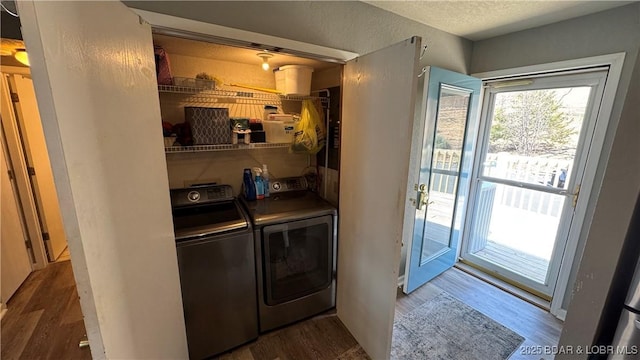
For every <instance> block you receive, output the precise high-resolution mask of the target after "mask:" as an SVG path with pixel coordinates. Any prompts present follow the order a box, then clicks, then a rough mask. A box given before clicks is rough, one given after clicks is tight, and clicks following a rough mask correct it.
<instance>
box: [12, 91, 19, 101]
mask: <svg viewBox="0 0 640 360" xmlns="http://www.w3.org/2000/svg"><path fill="white" fill-rule="evenodd" d="M11 102H14V103H16V102H20V97H19V96H18V93H14V92H12V93H11Z"/></svg>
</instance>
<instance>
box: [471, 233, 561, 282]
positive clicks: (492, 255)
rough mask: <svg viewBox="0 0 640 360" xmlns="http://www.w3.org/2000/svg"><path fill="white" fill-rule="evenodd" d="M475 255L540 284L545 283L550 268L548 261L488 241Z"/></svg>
mask: <svg viewBox="0 0 640 360" xmlns="http://www.w3.org/2000/svg"><path fill="white" fill-rule="evenodd" d="M475 255H476V256H478V257H481V258H483V259H485V260H487V261H491V262H492V263H494V264H497V265H500V266H501V267H504V268H506V269H509V270H511V271H514V272H516V273H518V274H521V275H523V276H525V277H527V278H529V279H531V280H534V281H537V282H539V283H544V281H545V278H546V276H547V269H548V268H549V261H548V260H545V259H542V258H539V257H536V256H533V255H530V254H527V253H525V252H522V251H519V250H516V249H513V248H510V247H508V246H505V245H502V244H498V243H495V242H493V241H488V242H487V245H486V246H485V247H484V249H482V250H480V251H478V252H476V253H475Z"/></svg>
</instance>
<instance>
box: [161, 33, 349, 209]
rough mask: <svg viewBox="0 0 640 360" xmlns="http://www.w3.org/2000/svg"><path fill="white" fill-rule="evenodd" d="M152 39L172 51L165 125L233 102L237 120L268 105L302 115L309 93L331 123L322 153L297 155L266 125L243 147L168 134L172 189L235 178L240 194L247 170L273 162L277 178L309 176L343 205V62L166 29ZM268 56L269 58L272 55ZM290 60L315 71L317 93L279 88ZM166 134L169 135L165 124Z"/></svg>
mask: <svg viewBox="0 0 640 360" xmlns="http://www.w3.org/2000/svg"><path fill="white" fill-rule="evenodd" d="M153 42H154V45H155V46H156V47H158V46H159V47H161V48H162V49H163V50H164V51H165V52H166V55H167V57H168V62H169V67H170V72H171V77H172V79H173V82H172V84H170V85H162V84H161V85H159V100H160V108H161V115H162V121H163V122H164V123H165V129H166V128H167V127H168V125H167V123H169V124H171V125H176V124H181V123H183V122H185V121H186V120H188V119H186V118H185V117H186V116H187V117H188V116H189V115H185V108H195V109H200V108H218V109H220V108H222V109H224V108H226V109H228V116H229V118H230V119H238V118H240V119H248V120H249V121H251V122H252V123H256V122H257V123H259V122H261V121H262V120H263V119H264V118H265V106H266V107H271V108H273V107H275V108H277V110H275V111H277V113H279V114H287V115H292V114H293V115H294V117H295V116H298V115H299V114H300V111H301V106H302V100H303V99H305V98H306V99H311V100H312V101H313V102H314V104H316V105H320V106H321V107H322V112H321V113H320V115H321V117H322V120H323V122H324V124H325V127H326V144H327V147H326V148H324V149H321V150H320V151H319V152H318V153H317V154H315V155H311V154H308V153H292V152H291V151H290V149H289V148H290V146H289V144H287V143H284V142H283V143H273V142H266V141H265V140H269V139H265V134H264V133H263V132H261V131H254V133H253V134H252V135H251V141H250V144H249V145H246V144H244V139H243V136H242V135H241V136H240V139H239V144H238V145H234V144H216V145H204V146H199V145H198V144H194V145H195V146H182V144H180V142H179V140H180V139H178V141H176V142H175V143H174V141H173V140H172V139H171V138H170V137H165V153H166V159H167V172H168V178H169V186H170V188H172V189H173V188H182V187H188V186H191V185H194V184H211V183H216V184H228V185H231V186H232V187H233V191H234V194H236V195H238V194H240V191H241V183H242V174H243V169H245V168H252V169H253V168H262V166H263V165H267V166H268V170H269V174H270V176H271V177H272V178H284V177H292V176H307V177H308V179H309V180H310V182H313V184H312V185H313V186H314V190H318V192H319V193H320V194H321V195H322V196H323V197H324V198H325V199H327V200H328V201H330V202H331V203H332V204H334V205H337V202H338V169H339V143H340V127H339V124H340V111H339V103H340V83H341V78H342V65H341V64H337V63H331V62H323V61H319V60H314V59H308V58H302V57H295V56H290V55H286V54H282V53H280V52H278V50H277V49H276V50H275V51H266V52H265V51H263V49H260V48H258V47H256V48H255V49H248V48H240V47H234V46H228V45H221V44H216V43H211V42H205V41H198V40H191V39H185V38H180V37H176V36H169V35H163V34H159V33H154V34H153ZM261 54H268V57H267V58H266V59H265V58H264V56H262V57H261ZM264 63H266V64H268V70H264V69H263V64H264ZM287 65H295V66H297V65H300V66H304V67H308V68H312V69H313V70H312V71H313V72H312V75H311V92H310V94H309V95H310V96H295V95H292V96H282V95H280V94H278V93H276V92H275V90H276V76H275V74H274V70H276V69H278V68H279V67H282V66H287ZM199 74H207V76H208V77H209V78H210V79H211V80H204V81H203V80H202V79H196V77H197V76H198V75H199ZM201 76H202V75H200V77H201ZM161 82H162V81H159V83H161ZM263 90H264V91H263ZM232 121H233V120H232ZM258 126H260V125H258ZM252 127H253V124H252ZM265 130H267V129H265ZM192 131H194V130H193V129H192ZM165 135H169V134H168V131H166V130H165ZM232 135H233V136H236V135H235V134H232ZM171 145H175V146H171ZM326 163H328V164H329V169H328V170H325V169H326V167H325V164H326Z"/></svg>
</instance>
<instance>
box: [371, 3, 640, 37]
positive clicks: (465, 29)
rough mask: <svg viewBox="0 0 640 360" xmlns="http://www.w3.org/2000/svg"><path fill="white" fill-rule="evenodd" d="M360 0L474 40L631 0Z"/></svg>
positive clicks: (545, 23)
mask: <svg viewBox="0 0 640 360" xmlns="http://www.w3.org/2000/svg"><path fill="white" fill-rule="evenodd" d="M636 1H637V0H636ZM364 2H366V3H368V4H371V5H373V6H376V7H379V8H381V9H383V10H387V11H390V12H392V13H395V14H397V15H400V16H402V17H405V18H408V19H411V20H414V21H417V22H419V23H422V24H425V25H429V26H431V27H434V28H436V29H440V30H442V31H446V32H448V33H451V34H454V35H458V36H462V37H464V38H467V39H469V40H473V41H477V40H483V39H488V38H491V37H494V36H499V35H504V34H508V33H512V32H515V31H520V30H525V29H531V28H534V27H538V26H542V25H547V24H551V23H554V22H558V21H562V20H567V19H571V18H575V17H579V16H583V15H587V14H592V13H596V12H599V11H603V10H607V9H611V8H614V7H618V6H622V5H626V4H630V3H632V2H634V1H590V0H586V1H584V0H583V1H564V0H560V1H557V0H555V1H554V0H538V1H524V0H520V1H513V0H500V1H480V0H448V1H437V0H423V1H364Z"/></svg>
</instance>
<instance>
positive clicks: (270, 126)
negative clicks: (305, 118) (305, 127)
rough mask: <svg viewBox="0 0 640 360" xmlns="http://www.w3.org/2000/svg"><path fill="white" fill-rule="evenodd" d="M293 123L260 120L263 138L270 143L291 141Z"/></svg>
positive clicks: (293, 129)
mask: <svg viewBox="0 0 640 360" xmlns="http://www.w3.org/2000/svg"><path fill="white" fill-rule="evenodd" d="M295 124H296V123H295V122H293V121H268V120H265V121H262V127H263V129H264V134H265V140H266V141H267V142H268V143H272V144H273V143H275V144H284V143H286V144H290V143H292V142H293V133H294V131H295Z"/></svg>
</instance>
